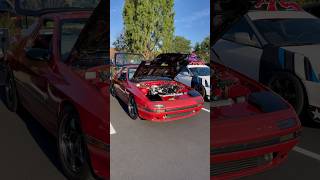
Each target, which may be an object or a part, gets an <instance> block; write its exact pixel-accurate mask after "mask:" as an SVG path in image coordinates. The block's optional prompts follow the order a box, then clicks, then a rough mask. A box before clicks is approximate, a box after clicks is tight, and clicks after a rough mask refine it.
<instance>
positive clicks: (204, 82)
mask: <svg viewBox="0 0 320 180" xmlns="http://www.w3.org/2000/svg"><path fill="white" fill-rule="evenodd" d="M175 80H176V81H179V82H181V83H183V84H185V85H187V86H189V87H192V88H194V89H196V90H197V91H198V92H199V93H200V94H201V95H202V97H203V98H204V99H205V100H210V67H209V66H207V65H205V62H203V61H201V60H199V59H198V60H195V61H189V64H188V65H187V66H186V67H185V68H183V69H181V71H180V72H179V74H178V75H177V76H176V77H175Z"/></svg>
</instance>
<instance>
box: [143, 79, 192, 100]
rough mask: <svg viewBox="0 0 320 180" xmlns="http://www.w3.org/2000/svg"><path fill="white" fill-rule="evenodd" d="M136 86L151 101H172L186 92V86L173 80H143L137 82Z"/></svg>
mask: <svg viewBox="0 0 320 180" xmlns="http://www.w3.org/2000/svg"><path fill="white" fill-rule="evenodd" d="M137 87H139V89H140V90H141V91H142V92H143V93H144V94H145V95H146V96H147V97H148V98H149V99H150V100H151V101H172V100H175V99H176V98H177V97H179V96H183V95H185V94H187V92H188V88H187V87H186V86H185V85H183V84H180V83H177V82H174V81H172V82H166V81H163V82H162V81H160V82H159V81H157V82H144V83H138V84H137Z"/></svg>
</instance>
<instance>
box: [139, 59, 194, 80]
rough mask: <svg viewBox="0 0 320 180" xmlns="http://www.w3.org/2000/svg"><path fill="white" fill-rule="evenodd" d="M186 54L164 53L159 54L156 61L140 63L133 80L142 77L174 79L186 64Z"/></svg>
mask: <svg viewBox="0 0 320 180" xmlns="http://www.w3.org/2000/svg"><path fill="white" fill-rule="evenodd" d="M188 57H189V55H188V54H180V53H166V54H160V55H158V56H157V57H156V59H154V60H152V61H150V62H146V61H142V62H141V64H140V65H139V67H138V68H137V70H136V72H135V74H134V75H133V78H134V79H138V78H141V77H144V76H161V77H168V78H171V79H174V78H175V77H176V76H177V75H178V73H179V72H180V70H181V68H183V67H186V66H187V65H188V64H189V62H188Z"/></svg>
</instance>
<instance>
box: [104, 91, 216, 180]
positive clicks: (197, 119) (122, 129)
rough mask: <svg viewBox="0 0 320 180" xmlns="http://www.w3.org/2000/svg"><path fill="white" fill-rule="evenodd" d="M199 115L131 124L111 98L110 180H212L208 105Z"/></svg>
mask: <svg viewBox="0 0 320 180" xmlns="http://www.w3.org/2000/svg"><path fill="white" fill-rule="evenodd" d="M205 106H206V107H205V109H204V110H202V111H201V112H200V113H199V114H198V115H196V116H193V117H191V118H188V119H182V120H178V121H173V122H167V123H155V122H150V121H143V120H132V119H130V118H129V116H128V115H127V114H126V112H125V110H124V108H123V107H122V106H121V105H120V103H119V101H118V100H117V99H115V98H113V97H112V98H111V100H110V107H111V124H112V126H113V128H114V130H115V132H114V133H115V134H112V135H111V154H110V155H111V169H110V170H111V179H114V180H150V179H152V180H164V179H168V180H169V179H170V180H171V179H172V180H202V179H209V171H210V169H209V164H210V162H209V160H210V159H209V153H210V152H209V142H210V136H209V135H210V121H209V118H210V113H209V112H208V111H207V110H208V109H209V107H210V105H209V103H207V104H206V105H205Z"/></svg>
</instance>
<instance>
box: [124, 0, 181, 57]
mask: <svg viewBox="0 0 320 180" xmlns="http://www.w3.org/2000/svg"><path fill="white" fill-rule="evenodd" d="M173 6H174V0H126V1H125V5H124V9H123V14H122V15H123V20H124V34H123V38H124V42H125V44H126V46H127V48H128V51H130V52H136V53H142V54H144V55H145V56H146V57H152V56H154V54H156V53H157V52H168V51H169V50H170V48H171V47H172V44H171V43H172V40H173V34H174V15H175V14H174V9H173Z"/></svg>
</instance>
